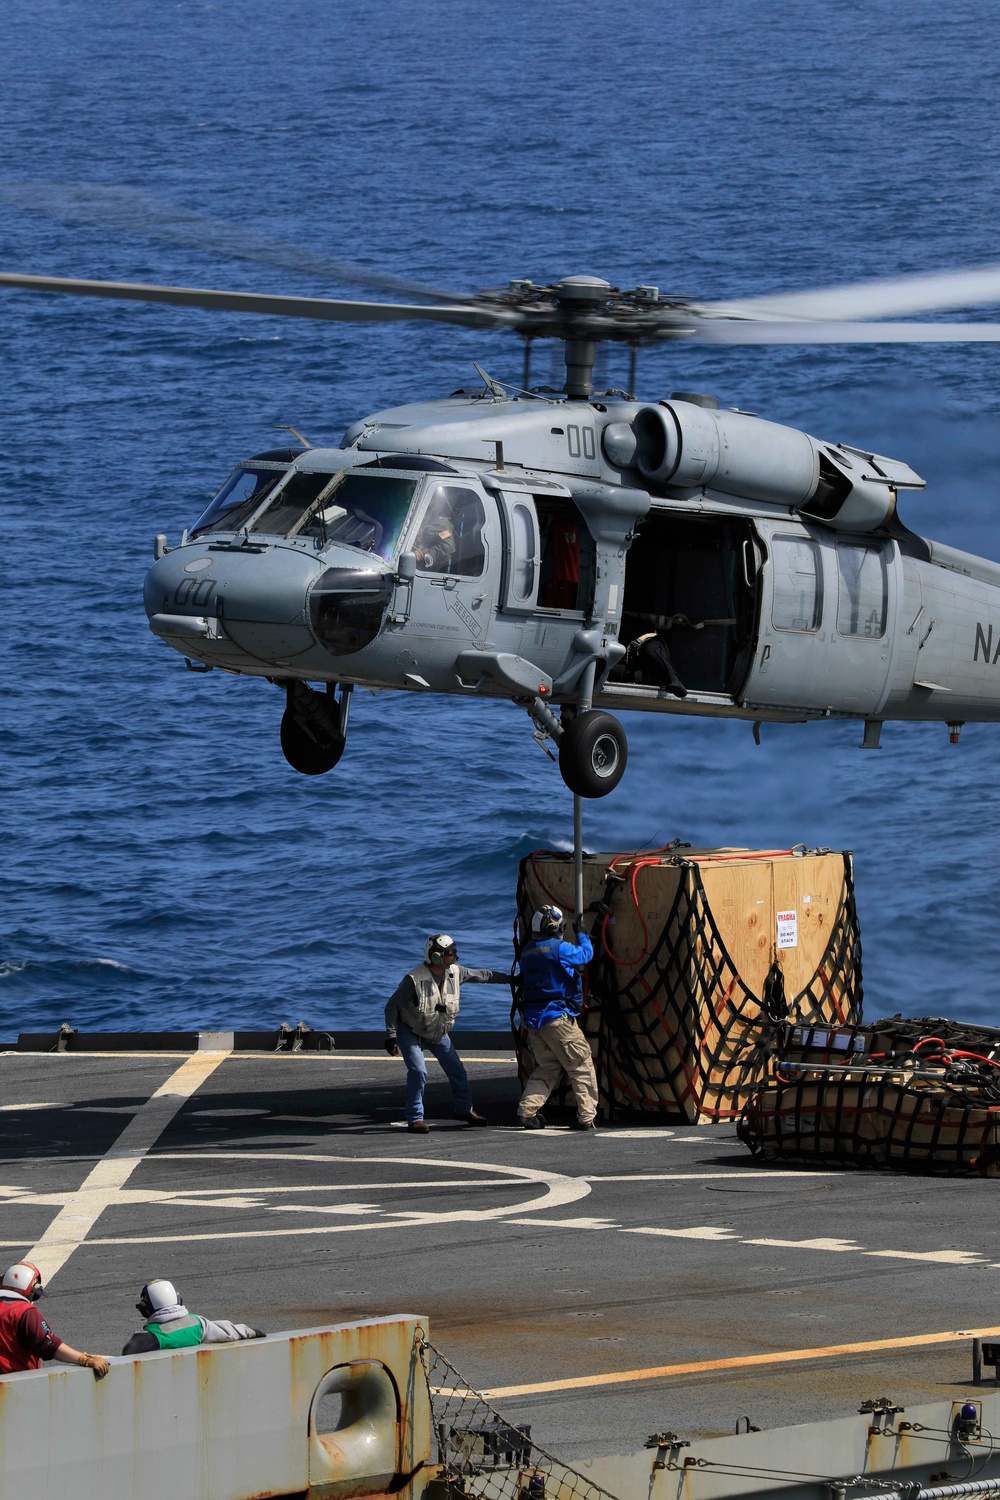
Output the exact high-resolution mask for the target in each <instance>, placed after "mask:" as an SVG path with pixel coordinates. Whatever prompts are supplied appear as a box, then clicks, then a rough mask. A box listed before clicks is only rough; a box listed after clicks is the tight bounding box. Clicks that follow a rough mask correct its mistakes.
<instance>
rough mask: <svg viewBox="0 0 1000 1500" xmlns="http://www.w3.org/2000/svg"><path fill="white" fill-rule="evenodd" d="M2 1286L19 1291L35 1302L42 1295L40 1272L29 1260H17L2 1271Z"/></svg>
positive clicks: (6, 1289)
mask: <svg viewBox="0 0 1000 1500" xmlns="http://www.w3.org/2000/svg"><path fill="white" fill-rule="evenodd" d="M3 1287H4V1290H5V1291H8V1292H20V1293H21V1296H22V1297H27V1298H28V1300H29V1302H37V1301H38V1299H39V1297H40V1296H41V1295H42V1273H41V1271H40V1270H39V1269H38V1267H37V1266H33V1265H32V1264H31V1262H30V1261H27V1260H19V1261H18V1262H17V1264H16V1265H13V1266H9V1267H8V1269H7V1270H6V1271H5V1272H4V1273H3Z"/></svg>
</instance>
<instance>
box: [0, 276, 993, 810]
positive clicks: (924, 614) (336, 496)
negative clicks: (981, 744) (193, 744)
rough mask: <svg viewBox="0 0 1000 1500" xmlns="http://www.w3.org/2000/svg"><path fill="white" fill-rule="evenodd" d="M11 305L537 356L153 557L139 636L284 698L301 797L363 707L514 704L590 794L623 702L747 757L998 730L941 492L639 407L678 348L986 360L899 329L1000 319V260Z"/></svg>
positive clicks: (694, 412) (656, 406)
mask: <svg viewBox="0 0 1000 1500" xmlns="http://www.w3.org/2000/svg"><path fill="white" fill-rule="evenodd" d="M264 258H266V257H264ZM349 269H350V268H348V270H349ZM355 279H358V280H364V279H367V280H368V281H369V283H371V282H372V281H373V278H372V277H371V276H370V275H368V276H367V278H366V276H365V275H364V274H362V273H358V275H357V277H356V278H355ZM374 282H375V284H383V285H384V284H389V285H391V286H392V288H393V289H394V290H403V291H405V290H407V289H408V288H409V289H410V290H413V289H412V288H410V284H409V283H405V282H402V281H399V280H398V279H397V278H384V279H382V281H381V282H380V281H379V279H378V278H374ZM3 287H6V288H10V289H20V290H29V291H34V292H43V293H63V294H72V295H80V296H95V297H104V298H112V299H116V300H130V301H142V302H155V303H166V304H172V305H179V306H185V307H195V308H206V309H212V310H225V311H230V312H231V311H238V312H246V313H255V314H259V315H266V316H277V317H293V318H312V319H329V320H336V321H347V322H395V321H404V320H405V321H431V322H436V323H443V324H446V325H448V324H450V325H452V326H459V327H466V328H474V329H478V330H480V331H481V332H483V333H484V334H487V333H494V332H498V331H500V332H508V333H509V332H513V333H514V334H516V335H517V336H519V337H520V338H521V339H522V340H523V341H524V369H523V378H522V382H521V385H520V386H512V385H510V384H508V383H504V382H500V381H498V380H495V379H493V378H492V377H491V376H490V375H488V374H487V373H486V371H485V370H484V369H482V367H481V366H479V365H478V364H477V365H476V367H475V368H476V370H477V372H478V374H479V376H480V378H481V380H482V385H481V387H476V388H462V389H459V390H456V391H454V392H453V393H452V394H451V395H448V396H445V397H440V398H436V399H429V400H425V401H421V402H417V403H415V404H410V405H405V406H399V407H394V408H389V409H386V410H383V411H379V412H375V413H373V414H372V415H369V416H366V417H363V418H361V419H359V420H358V421H356V422H354V423H352V424H351V426H350V427H349V428H348V429H347V431H346V432H345V433H344V435H343V438H342V439H341V441H340V444H339V446H337V447H312V446H310V445H309V443H308V442H307V440H306V439H304V438H301V437H300V436H299V434H298V433H295V432H294V429H289V430H290V431H292V432H293V433H294V436H295V439H296V441H297V443H298V445H299V446H298V447H295V448H293V447H291V446H289V447H279V448H273V447H272V448H268V449H265V450H264V451H262V452H260V453H257V454H255V455H253V456H251V457H249V458H245V459H242V460H241V461H240V462H239V463H238V464H237V465H236V467H235V468H234V469H233V471H232V473H231V474H230V475H229V477H228V478H227V479H226V480H225V482H224V483H223V484H222V486H221V488H220V489H219V491H218V493H217V494H216V495H215V496H214V498H213V499H212V501H211V503H210V504H209V505H208V507H207V509H205V510H204V512H203V513H202V514H201V515H200V516H199V517H198V518H197V519H196V520H195V521H194V523H193V524H192V526H191V527H190V528H189V529H188V530H186V531H185V532H184V533H183V535H182V537H181V540H180V543H179V545H176V546H173V547H171V546H169V545H168V541H167V538H166V536H165V535H163V534H161V535H159V536H157V537H156V539H155V542H154V562H153V565H152V567H151V568H150V569H149V572H148V574H147V575H146V579H145V585H144V604H145V609H146V613H147V616H148V621H149V627H150V629H151V631H152V632H153V634H154V635H155V636H157V637H158V638H159V639H160V640H161V641H163V642H165V643H166V644H167V645H168V646H170V647H172V648H173V649H174V650H175V651H177V652H178V653H180V655H181V656H182V657H184V659H185V661H186V663H187V665H188V667H189V668H191V669H192V670H194V671H200V672H208V671H212V670H220V671H224V672H230V673H237V674H240V675H243V676H249V677H260V678H263V679H266V680H267V681H268V682H270V683H272V684H274V685H276V686H277V687H279V688H280V689H281V690H282V691H283V693H284V695H285V706H284V712H283V715H282V718H281V724H280V744H281V749H282V752H283V754H284V756H285V759H286V760H287V762H288V763H289V765H290V766H292V767H293V768H294V769H295V770H296V771H298V772H300V773H302V774H304V775H307V776H315V775H320V774H324V773H326V772H329V771H330V770H332V769H333V768H334V766H336V764H337V763H338V761H339V760H340V758H341V756H342V754H343V752H344V748H345V744H346V737H347V730H348V716H349V709H350V706H351V696H352V692H353V689H354V688H355V687H367V688H370V689H372V690H376V691H377V690H397V691H404V692H411V693H443V694H450V695H457V696H462V697H486V698H494V699H505V700H507V701H509V702H511V703H513V704H515V705H518V706H519V707H520V708H522V709H524V710H526V712H527V716H528V719H529V721H530V724H531V726H532V733H533V736H534V738H535V739H536V741H537V742H538V743H539V744H540V745H541V746H542V748H543V749H545V750H546V752H547V753H548V754H550V755H551V756H552V757H553V758H554V759H555V758H557V759H558V764H559V769H560V772H561V774H562V778H563V780H564V782H565V783H566V785H567V786H568V787H569V788H570V790H571V791H572V792H573V793H574V794H575V796H577V797H583V798H597V797H603V796H606V795H607V794H608V793H610V792H611V791H613V790H614V788H615V787H616V786H617V785H618V784H619V783H620V781H621V778H622V776H623V774H624V772H625V767H626V763H627V758H628V743H627V738H626V734H625V730H624V728H623V726H622V724H621V721H620V719H619V718H618V717H617V715H618V714H619V713H621V712H624V711H638V710H642V711H653V712H661V713H672V714H686V715H706V716H710V717H714V718H728V719H742V720H747V721H750V722H751V723H752V724H753V731H754V736H755V738H759V731H760V726H761V725H762V724H763V723H766V722H776V723H801V722H805V721H809V720H816V719H834V720H836V719H854V720H857V721H860V723H861V724H862V725H863V735H862V742H861V747H862V748H865V749H877V748H879V746H880V735H881V729H882V725H883V723H884V722H885V721H886V720H905V721H921V720H923V721H926V720H940V721H942V722H944V723H945V724H947V726H948V730H949V734H950V738H951V740H952V741H953V742H955V741H957V739H958V735H959V732H960V730H961V727H962V725H963V723H965V722H966V721H968V720H977V721H996V720H998V719H1000V564H998V563H996V562H992V561H989V560H987V559H983V558H979V557H975V556H973V555H971V554H968V553H965V552H961V551H959V550H958V549H956V548H954V547H951V546H947V545H944V544H941V543H938V542H934V541H930V540H927V539H925V538H923V537H921V536H918V535H917V534H916V533H915V532H913V531H911V530H909V529H908V528H907V527H906V526H905V524H904V523H903V521H902V520H901V518H900V516H899V514H898V499H899V495H900V493H901V492H903V491H906V490H911V489H912V490H916V489H922V488H923V487H924V480H923V479H921V477H920V476H919V475H918V474H916V473H915V472H914V471H913V469H912V468H910V466H909V465H908V464H907V463H905V462H904V461H901V460H898V459H891V458H888V457H886V456H884V455H880V454H878V453H874V452H870V451H868V450H866V449H863V448H858V447H852V446H851V445H849V444H847V443H845V442H827V441H825V440H821V439H818V438H815V437H813V436H811V435H810V434H808V433H806V432H803V431H800V430H798V429H795V428H792V427H788V426H783V425H780V424H778V423H775V422H770V421H767V420H765V419H763V418H761V417H759V416H756V415H753V414H750V413H747V412H743V411H740V410H739V409H736V408H732V409H728V410H723V409H722V407H721V406H720V403H719V402H718V400H716V399H715V398H713V397H712V396H710V395H705V394H702V393H698V392H684V391H677V392H674V393H673V394H672V395H670V396H669V397H667V398H664V399H662V400H659V401H653V402H650V401H641V400H638V399H636V397H635V394H634V390H635V361H636V351H637V350H638V349H639V348H640V347H643V346H649V345H656V344H662V343H664V342H672V343H673V344H675V345H678V344H684V343H688V344H691V343H693V344H701V345H705V344H711V345H730V346H733V345H767V344H832V343H876V342H882V343H895V342H925V341H926V342H931V341H933V342H939V341H957V342H966V341H996V340H998V339H1000V324H996V323H986V322H958V323H944V322H926V321H915V322H900V321H891V320H892V319H894V318H896V319H898V318H899V317H900V316H901V315H907V314H912V313H921V312H934V311H938V310H944V309H951V308H963V307H972V306H976V305H980V304H987V303H990V302H995V301H998V300H1000V267H995V266H994V267H985V268H981V269H977V270H970V271H964V272H963V271H958V272H948V273H940V274H930V275H924V276H911V277H906V278H901V279H897V280H894V281H877V282H865V283H859V284H856V285H853V286H846V287H844V286H841V287H832V288H826V289H820V290H817V291H813V292H795V293H790V294H774V295H770V296H765V297H762V298H757V299H749V300H746V301H740V302H733V301H730V302H716V303H711V302H697V301H695V300H694V299H692V298H688V297H675V296H665V295H661V293H660V291H659V290H658V289H657V288H656V287H654V286H638V287H635V288H633V289H627V290H622V289H619V288H617V287H614V286H612V285H611V284H610V283H609V282H607V281H605V280H603V279H601V278H599V277H596V276H591V275H577V276H568V277H565V278H564V279H562V280H561V281H558V282H555V283H551V284H545V285H535V284H534V283H532V282H531V281H529V280H524V279H517V280H512V281H511V282H509V284H508V285H507V286H505V287H501V288H495V289H489V290H486V291H483V292H479V293H475V294H472V295H465V294H454V293H447V294H445V293H441V292H439V291H437V290H435V289H432V288H422V287H421V288H417V289H416V292H417V295H418V296H420V297H422V298H423V299H424V300H423V301H422V302H414V301H410V302H374V301H344V300H337V299H332V298H322V297H293V296H284V295H267V294H257V293H250V292H232V291H215V290H210V289H205V288H192V287H175V286H163V285H149V284H140V283H129V282H124V283H123V282H107V281H87V280H81V279H78V278H64V277H52V276H34V275H21V274H16V273H0V288H3ZM539 339H553V340H557V341H559V342H560V343H561V344H562V346H563V350H564V355H565V366H566V378H565V387H564V389H563V390H562V391H554V390H552V389H550V388H547V387H535V388H532V387H531V383H530V361H531V351H532V346H533V344H534V343H535V342H536V341H537V340H539ZM602 341H610V342H613V343H617V344H623V345H626V346H628V347H629V349H630V351H631V370H630V379H629V390H627V391H625V390H609V391H603V392H598V391H595V390H594V386H593V372H594V365H595V359H596V355H597V348H598V345H599V344H600V343H601V342H602ZM650 643H653V646H652V651H651V652H650ZM644 646H645V647H646V652H645V654H644V651H643V647H644ZM552 747H554V749H553V748H552Z"/></svg>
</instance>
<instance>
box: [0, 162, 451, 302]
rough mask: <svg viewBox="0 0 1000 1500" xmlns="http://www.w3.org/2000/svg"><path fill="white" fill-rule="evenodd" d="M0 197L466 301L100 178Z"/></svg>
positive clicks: (195, 244) (245, 255) (118, 227)
mask: <svg viewBox="0 0 1000 1500" xmlns="http://www.w3.org/2000/svg"><path fill="white" fill-rule="evenodd" d="M0 203H9V204H11V205H12V206H14V207H15V208H23V209H28V210H30V211H31V212H33V213H40V214H45V215H47V216H48V217H49V218H51V219H63V220H66V221H68V222H69V223H73V224H93V225H96V226H97V227H98V228H102V229H110V230H113V231H114V232H115V233H117V234H137V235H142V236H144V237H145V238H146V239H153V240H161V241H164V242H166V243H167V244H171V245H185V246H188V247H189V248H191V249H192V250H207V251H210V252H213V253H216V254H221V255H229V256H232V257H234V258H235V259H237V260H250V261H257V262H260V263H262V264H264V265H268V266H280V267H281V268H282V269H283V270H288V271H301V272H303V273H306V274H309V275H313V276H323V277H328V278H329V279H330V280H331V281H342V282H346V283H348V284H349V285H351V286H362V287H369V288H371V290H372V291H378V292H397V293H399V294H401V295H404V296H408V297H429V298H432V299H433V300H434V301H435V302H448V303H452V304H455V303H460V302H465V301H467V300H469V299H468V298H467V297H466V296H465V295H464V294H463V293H460V292H449V291H442V290H441V289H440V288H438V287H427V286H421V285H420V283H419V282H414V281H409V280H407V279H406V278H405V277H403V276H393V275H392V274H391V273H389V272H382V271H371V270H368V269H367V268H366V267H365V266H358V265H354V264H353V262H351V261H347V260H340V259H338V258H337V257H334V256H329V255H323V254H322V253H320V252H319V251H315V250H310V249H308V248H305V247H300V246H295V245H286V244H282V243H280V242H279V241H276V240H269V239H267V238H265V236H263V235H259V234H254V233H252V232H251V231H248V230H245V229H242V228H240V226H239V225H238V224H231V223H229V222H228V221H227V220H225V219H216V218H212V217H210V216H209V215H208V214H201V213H197V212H196V211H195V210H193V209H189V208H182V207H181V206H180V205H179V204H176V203H170V202H169V201H168V200H167V199H165V198H159V197H157V196H156V195H155V194H154V193H145V192H142V191H141V190H140V189H139V188H130V187H119V186H117V185H116V184H114V183H107V182H4V183H0Z"/></svg>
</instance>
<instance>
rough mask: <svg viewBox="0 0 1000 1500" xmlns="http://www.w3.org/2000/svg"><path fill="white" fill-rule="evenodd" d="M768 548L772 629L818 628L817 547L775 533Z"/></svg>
mask: <svg viewBox="0 0 1000 1500" xmlns="http://www.w3.org/2000/svg"><path fill="white" fill-rule="evenodd" d="M771 550H772V554H773V560H774V598H773V600H772V603H771V623H772V625H773V626H774V628H775V630H818V629H819V627H820V624H821V622H822V619H823V561H822V558H821V556H820V550H819V547H818V546H817V545H816V543H815V542H810V541H807V540H806V539H805V538H803V537H796V536H776V537H773V538H772V540H771Z"/></svg>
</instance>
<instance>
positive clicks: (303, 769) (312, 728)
mask: <svg viewBox="0 0 1000 1500" xmlns="http://www.w3.org/2000/svg"><path fill="white" fill-rule="evenodd" d="M285 689H286V693H287V699H286V703H285V712H284V713H283V714H282V717H281V752H282V754H283V755H284V757H285V759H286V760H287V762H288V764H289V765H290V766H291V767H292V769H293V770H295V771H298V772H300V773H301V774H302V775H303V776H322V775H324V774H325V772H327V771H332V770H333V768H334V766H335V765H336V764H337V762H338V760H339V759H340V757H341V756H342V755H343V753H344V746H345V744H346V743H347V715H348V712H349V710H350V707H351V685H350V683H344V684H343V686H342V687H341V689H340V697H339V699H338V697H337V695H336V694H337V685H336V683H333V682H331V683H329V684H328V685H327V689H326V692H325V693H318V692H317V691H316V689H315V688H311V687H310V686H309V684H308V683H306V682H289V683H286V685H285Z"/></svg>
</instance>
